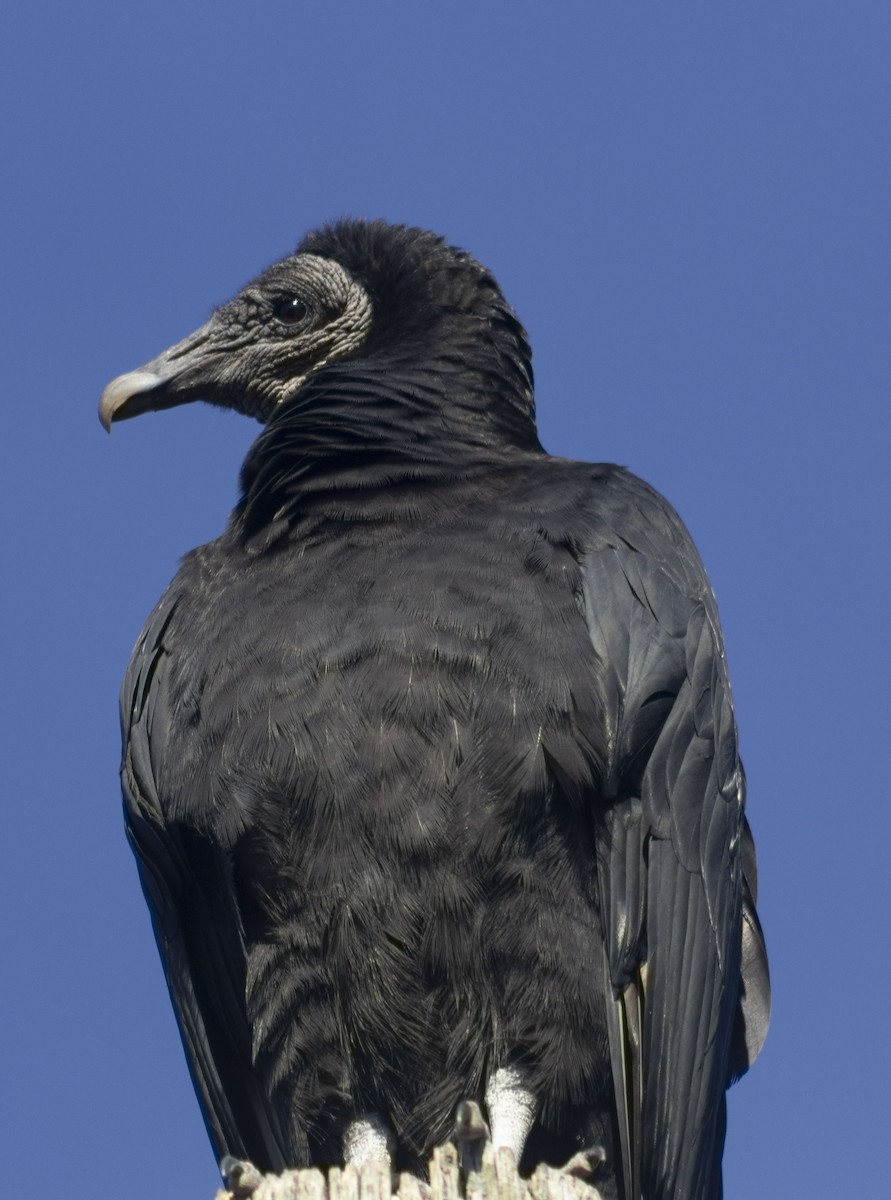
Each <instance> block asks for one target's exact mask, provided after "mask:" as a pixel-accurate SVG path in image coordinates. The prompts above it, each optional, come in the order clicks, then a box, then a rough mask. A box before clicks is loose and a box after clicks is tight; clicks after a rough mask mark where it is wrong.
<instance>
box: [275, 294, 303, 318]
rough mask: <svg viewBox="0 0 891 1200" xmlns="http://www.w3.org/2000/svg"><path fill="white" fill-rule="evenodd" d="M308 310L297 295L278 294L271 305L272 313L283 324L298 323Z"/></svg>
mask: <svg viewBox="0 0 891 1200" xmlns="http://www.w3.org/2000/svg"><path fill="white" fill-rule="evenodd" d="M308 312H309V308H308V307H307V305H306V303H305V302H304V301H303V300H301V299H300V297H299V296H280V297H279V299H278V300H276V302H275V304H273V306H272V315H273V316H274V317H275V319H276V320H277V321H281V323H282V324H283V325H299V324H300V322H301V321H302V320H303V318H304V317H305V316H306V314H307V313H308Z"/></svg>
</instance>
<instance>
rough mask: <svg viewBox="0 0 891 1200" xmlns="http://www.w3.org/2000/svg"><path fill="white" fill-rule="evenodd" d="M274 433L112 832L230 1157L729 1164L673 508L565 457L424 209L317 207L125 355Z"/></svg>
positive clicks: (161, 635) (731, 936) (740, 1038)
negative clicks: (499, 1148) (243, 274)
mask: <svg viewBox="0 0 891 1200" xmlns="http://www.w3.org/2000/svg"><path fill="white" fill-rule="evenodd" d="M198 399H201V400H205V401H209V402H210V403H212V404H216V405H221V406H224V407H227V408H232V409H236V410H238V411H239V412H242V413H245V414H246V415H248V416H251V417H255V418H257V419H258V420H259V421H261V422H262V423H263V425H264V428H263V430H262V432H261V433H260V435H259V437H258V438H257V440H256V442H255V443H254V445H253V447H252V448H251V450H250V452H249V454H248V456H247V459H246V461H245V463H244V466H243V468H242V472H241V490H240V498H239V500H238V503H237V506H236V508H235V509H234V511H233V513H232V515H231V517H230V519H229V523H228V525H227V527H226V529H225V532H223V533H222V535H221V536H220V537H219V538H217V539H216V540H215V541H213V542H211V543H210V544H209V545H206V546H202V547H200V548H198V549H197V550H194V551H192V552H191V553H190V554H188V555H187V556H186V557H185V559H184V560H183V564H182V567H181V569H180V570H179V572H178V574H177V575H176V577H175V579H174V580H173V582H172V584H171V585H170V587H169V588H168V589H167V591H166V592H165V594H164V596H163V597H162V599H161V601H160V603H159V604H158V606H157V608H156V609H155V611H154V613H153V614H152V615H151V617H150V618H149V620H148V623H147V625H146V627H145V629H144V630H143V633H142V635H141V637H140V639H139V642H138V644H137V646H136V649H135V651H134V653H133V657H132V660H131V662H130V665H129V668H128V670H127V674H126V678H125V680H124V685H123V693H122V722H123V739H124V754H123V766H122V778H123V792H124V805H125V813H126V823H127V832H128V835H129V838H130V841H131V843H132V846H133V849H134V851H135V854H136V858H137V861H138V865H139V871H140V876H141V880H142V885H143V888H144V890H145V894H146V897H147V899H148V903H149V906H150V909H151V913H152V919H153V923H154V929H155V934H156V937H157V941H158V945H159V947H160V951H161V956H162V959H163V962H164V968H165V971H166V977H167V981H168V984H169V988H170V993H171V996H172V999H173V1004H174V1007H175V1010H176V1015H177V1019H178V1022H179V1028H180V1031H181V1034H182V1038H183V1042H184V1044H185V1050H186V1054H187V1056H188V1060H189V1064H190V1068H191V1072H192V1076H193V1079H194V1083H195V1087H196V1089H197V1092H198V1096H199V1099H200V1102H201V1106H202V1109H203V1112H204V1116H205V1119H206V1122H207V1126H208V1130H209V1133H210V1137H211V1140H212V1142H213V1144H214V1146H215V1148H216V1152H217V1154H218V1156H220V1157H221V1158H222V1157H223V1156H232V1157H234V1158H236V1159H239V1160H250V1161H252V1162H254V1163H255V1164H257V1165H258V1166H259V1167H260V1168H262V1169H264V1170H270V1171H278V1170H281V1169H283V1168H285V1167H292V1166H298V1165H308V1164H324V1163H333V1162H337V1161H342V1160H343V1158H344V1157H346V1158H347V1159H349V1160H352V1161H361V1160H362V1159H363V1158H364V1157H367V1156H369V1155H377V1154H381V1155H389V1156H391V1161H392V1163H393V1165H394V1166H395V1167H400V1168H406V1169H410V1170H415V1171H420V1170H422V1164H423V1162H424V1160H425V1156H427V1154H428V1153H429V1151H430V1149H431V1147H432V1146H433V1145H435V1144H437V1143H438V1142H440V1141H441V1140H443V1139H445V1138H447V1137H448V1135H449V1133H450V1131H451V1129H452V1122H453V1120H454V1114H455V1112H456V1106H459V1105H460V1104H461V1102H464V1101H467V1102H478V1103H479V1104H480V1105H482V1106H483V1109H484V1110H485V1111H486V1112H487V1115H488V1118H489V1121H490V1123H491V1129H492V1138H493V1140H494V1141H495V1142H496V1144H499V1145H509V1146H511V1147H512V1148H513V1149H514V1151H515V1152H516V1154H517V1155H518V1158H520V1160H521V1164H522V1166H523V1167H524V1168H528V1167H530V1166H532V1165H533V1164H534V1163H536V1162H537V1161H548V1162H551V1163H560V1162H562V1161H565V1160H566V1159H568V1158H569V1157H571V1156H572V1155H573V1154H574V1153H576V1152H577V1151H578V1150H579V1149H581V1148H584V1147H588V1146H592V1145H598V1146H599V1147H601V1148H602V1151H603V1158H604V1162H603V1165H602V1166H601V1169H600V1171H599V1173H598V1175H597V1179H596V1182H597V1186H598V1188H599V1189H600V1191H601V1193H602V1195H603V1196H604V1197H620V1198H621V1200H637V1198H639V1197H645V1198H646V1200H666V1198H674V1200H705V1198H713V1197H717V1196H719V1195H720V1193H721V1157H722V1149H723V1141H724V1128H725V1090H726V1088H727V1086H728V1085H729V1083H731V1082H732V1081H733V1080H734V1079H735V1078H736V1077H737V1076H738V1075H740V1074H741V1073H742V1072H743V1071H745V1070H746V1068H747V1067H748V1066H749V1064H750V1063H751V1061H752V1060H753V1058H754V1056H755V1054H756V1053H757V1052H758V1050H759V1049H760V1047H761V1044H762V1042H763V1039H764V1036H765V1033H766V1027H767V1015H768V1008H769V984H768V978H767V962H766V954H765V950H764V943H763V939H762V936H761V932H760V928H759V924H758V919H757V916H756V912H755V889H756V881H755V854H754V846H753V843H752V839H751V835H750V833H749V828H748V824H747V822H746V818H745V813H744V805H745V801H744V788H745V784H744V776H743V771H742V766H741V764H740V760H739V756H738V751H737V731H736V724H735V720H734V714H733V706H732V701H731V695H730V686H729V683H728V677H727V668H726V664H725V658H724V648H723V644H722V636H721V631H720V626H719V622H718V613H717V610H716V606H715V599H714V596H713V594H712V590H711V588H710V586H709V583H708V580H707V578H706V575H705V572H704V569H703V567H702V565H701V563H700V559H699V556H698V554H697V552H696V550H695V548H694V546H693V543H692V541H691V539H690V536H689V534H688V533H687V531H686V529H685V528H684V526H683V525H682V524H681V521H680V520H679V518H678V517H677V515H676V514H675V512H674V511H673V510H672V508H671V507H670V506H669V504H668V503H667V502H666V501H665V500H664V499H663V498H662V497H661V496H660V495H659V494H658V493H657V492H655V491H654V490H653V489H652V488H651V487H649V486H648V485H647V484H645V483H643V482H641V480H639V479H637V478H636V477H635V476H633V475H632V474H630V473H629V472H628V471H626V470H625V469H623V468H621V467H617V466H613V465H609V464H600V465H591V464H588V463H581V462H573V461H569V460H566V459H561V458H555V457H551V456H550V455H548V454H547V453H545V451H544V450H543V449H542V447H541V445H540V443H539V440H538V436H537V432H536V426H535V416H534V402H533V377H532V367H531V353H530V348H529V343H528V341H527V337H526V333H525V331H524V329H523V327H522V326H521V324H520V322H519V321H518V319H517V317H516V316H515V315H514V313H513V311H512V309H511V308H510V307H509V306H508V304H507V302H506V301H505V299H504V297H503V295H502V293H501V291H500V289H499V287H498V285H497V283H496V282H495V279H494V278H493V276H492V275H491V273H490V272H489V271H487V270H486V269H485V268H484V267H483V266H481V265H480V264H479V263H478V262H476V261H475V260H474V259H473V258H472V257H471V256H470V255H468V254H467V253H465V252H463V251H461V250H457V249H455V248H453V247H451V246H449V245H448V244H446V242H444V241H443V240H442V239H441V238H440V237H438V236H436V235H434V234H431V233H427V232H424V231H422V230H418V229H413V228H407V227H403V226H393V225H388V224H386V223H384V222H380V221H376V222H366V221H353V220H346V221H341V222H338V223H335V224H331V225H328V226H326V227H324V228H322V229H320V230H317V231H316V232H314V233H311V234H309V235H308V236H307V237H306V238H305V239H304V240H303V242H302V243H301V244H300V246H299V247H298V249H297V251H296V253H294V254H292V255H290V256H289V257H287V258H285V259H283V260H282V261H281V262H279V263H277V264H275V265H274V266H272V267H270V268H269V269H268V270H267V271H265V272H264V273H263V274H261V275H260V276H259V277H258V278H257V279H256V280H254V281H253V282H252V283H250V284H248V286H247V287H245V288H244V289H243V290H242V291H241V292H239V293H238V295H237V296H236V297H235V298H234V299H233V300H231V301H230V302H229V303H227V304H224V305H223V306H222V307H221V308H219V309H218V310H217V311H216V312H215V313H214V314H213V315H212V317H211V318H210V320H209V321H208V322H207V324H206V325H204V326H202V328H200V329H199V330H198V331H197V332H196V333H194V334H193V335H192V336H191V337H188V338H186V339H185V341H182V342H180V343H179V344H178V345H176V346H174V347H173V348H172V349H170V350H167V351H165V352H164V353H163V354H161V355H160V356H159V357H158V358H155V359H153V360H152V361H151V362H149V363H147V364H146V365H145V366H143V367H141V368H140V369H139V370H137V371H134V372H131V373H129V374H127V375H123V376H120V377H119V378H117V379H115V380H114V381H113V382H112V383H111V384H109V386H108V387H107V388H106V390H105V392H104V393H103V396H102V400H101V404H100V415H101V418H102V421H103V423H104V424H105V425H106V427H110V425H111V422H112V421H119V420H121V419H123V418H125V417H132V416H135V415H137V414H139V413H143V412H146V411H148V410H152V409H162V408H169V407H172V406H173V405H178V404H183V403H186V402H188V401H192V400H198Z"/></svg>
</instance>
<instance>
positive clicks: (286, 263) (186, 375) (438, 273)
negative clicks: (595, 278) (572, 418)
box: [99, 220, 533, 430]
mask: <svg viewBox="0 0 891 1200" xmlns="http://www.w3.org/2000/svg"><path fill="white" fill-rule="evenodd" d="M530 360H531V354H530V350H529V345H528V342H527V339H526V335H525V332H524V330H523V328H522V326H521V325H520V323H519V321H518V320H517V319H516V317H515V316H514V314H513V312H512V310H511V309H510V307H509V305H508V304H507V302H506V301H505V300H504V297H503V296H502V294H501V291H500V289H499V287H498V285H497V283H496V282H495V280H494V279H493V277H492V276H491V274H490V273H489V272H488V271H487V270H486V269H485V268H484V267H482V266H481V265H480V264H479V263H478V262H477V261H476V260H475V259H473V258H472V257H471V256H470V255H469V254H466V253H464V252H463V251H461V250H457V249H455V248H454V247H451V246H449V245H447V244H446V243H445V242H444V241H443V239H442V238H440V237H438V236H437V235H435V234H432V233H427V232H425V231H423V230H420V229H413V228H409V227H406V226H399V225H388V224H386V223H385V222H383V221H372V222H369V221H352V220H349V221H340V222H337V223H335V224H332V225H327V226H325V227H323V228H322V229H319V230H317V231H315V232H314V233H311V234H309V235H307V237H305V238H304V239H303V241H302V242H301V244H300V246H299V247H298V248H297V251H296V253H294V254H292V255H290V256H288V257H287V258H284V259H282V261H281V262H278V263H276V264H275V265H274V266H272V267H270V268H268V270H266V271H264V272H263V274H261V275H259V276H258V277H257V278H256V279H255V280H254V281H253V282H252V283H249V284H248V285H247V286H246V287H245V288H243V289H242V290H241V291H240V292H239V293H238V295H237V296H235V297H234V298H233V299H232V300H230V301H229V302H228V303H227V304H223V305H222V306H221V307H220V308H218V309H217V310H216V312H214V314H213V315H212V316H211V318H210V320H209V321H208V322H207V324H205V325H203V326H202V327H201V328H200V329H198V330H197V331H196V332H195V333H193V334H191V335H190V336H189V337H187V338H185V339H184V340H183V341H181V342H178V343H177V344H176V345H175V346H172V347H171V348H170V349H168V350H165V351H164V352H163V353H162V354H160V355H158V357H157V358H154V359H152V360H151V362H148V363H146V364H145V365H144V366H142V367H139V368H138V369H137V370H135V371H130V372H128V373H127V374H125V375H120V376H118V378H117V379H114V380H112V382H111V383H110V384H109V385H108V387H107V388H106V389H105V391H104V392H103V394H102V398H101V400H100V404H99V417H100V420H101V421H102V424H103V425H104V426H105V428H106V429H109V430H110V429H111V425H112V422H115V421H121V420H124V419H126V418H128V417H135V416H138V415H139V414H140V413H144V412H149V411H152V410H157V409H164V408H172V407H174V406H176V405H180V404H186V403H188V402H190V401H192V400H205V401H208V402H210V403H211V404H217V405H220V406H223V407H226V408H233V409H235V410H237V411H239V412H242V413H244V414H245V415H247V416H250V417H255V418H256V419H257V420H259V421H261V422H263V423H267V422H268V421H269V420H270V419H271V418H272V417H273V416H274V415H275V414H277V413H278V412H280V411H282V410H283V409H285V408H287V407H288V406H290V405H291V404H292V402H293V401H294V400H295V398H296V397H298V396H300V395H302V394H303V392H304V389H305V385H306V383H307V381H308V380H311V379H314V378H315V377H317V376H318V375H319V373H320V372H322V371H323V370H324V369H325V368H327V367H330V366H331V365H332V364H335V363H341V364H342V363H344V362H349V363H354V362H359V361H361V362H364V363H365V364H366V366H367V367H368V368H369V369H371V370H373V369H374V368H375V367H376V368H382V369H383V370H384V371H386V372H389V373H390V374H391V375H392V376H393V377H398V376H399V375H400V372H402V373H404V371H405V368H406V367H407V366H410V365H412V364H413V365H414V366H415V367H417V366H418V365H419V364H426V365H427V366H428V367H432V368H434V369H435V372H436V373H437V374H438V375H439V376H442V375H443V372H444V374H445V377H446V378H451V379H452V381H453V382H454V383H456V387H454V388H452V389H451V390H452V392H454V393H455V394H456V395H458V396H460V395H462V394H464V395H466V394H468V393H469V392H472V391H474V390H479V391H481V392H482V390H483V389H485V390H487V392H488V394H490V395H491V393H492V380H493V379H497V380H505V381H506V382H507V388H506V390H507V391H508V392H509V393H510V395H508V396H507V399H508V401H509V404H510V407H511V408H512V409H513V420H514V421H516V420H517V419H518V418H519V419H520V420H522V421H523V422H524V423H525V424H526V425H527V426H529V425H532V415H533V400H532V369H531V361H530ZM428 374H429V375H432V374H433V371H429V372H428ZM474 379H475V380H476V382H477V385H483V389H481V388H479V387H477V388H476V389H475V388H474V386H473V380H474ZM415 391H416V392H422V391H423V386H421V385H420V383H418V386H416V387H415Z"/></svg>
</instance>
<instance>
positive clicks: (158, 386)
mask: <svg viewBox="0 0 891 1200" xmlns="http://www.w3.org/2000/svg"><path fill="white" fill-rule="evenodd" d="M209 333H210V327H209V325H203V326H202V327H201V329H198V330H196V332H195V333H193V334H190V336H189V337H187V338H185V339H184V340H183V341H181V342H177V344H176V345H175V346H171V347H170V349H169V350H165V351H164V353H163V354H159V355H158V357H157V358H153V359H152V361H151V362H148V363H146V364H145V366H142V367H139V368H138V369H137V370H136V371H128V372H127V374H126V375H118V377H117V378H116V379H113V380H112V381H111V383H110V384H109V385H108V386H107V387H106V389H105V391H104V392H103V393H102V395H101V396H100V398H99V420H100V421H101V423H102V425H103V427H104V428H105V429H106V431H107V432H109V433H110V432H111V423H112V421H125V420H128V419H129V418H130V417H138V416H140V414H142V413H145V412H157V411H158V410H160V409H164V408H175V407H176V406H177V405H179V404H188V403H189V402H190V401H192V400H197V399H198V398H199V396H200V394H201V383H202V376H204V375H205V373H206V367H207V363H208V360H209V359H210V358H211V357H212V355H211V352H209V350H208V347H207V342H208V339H209Z"/></svg>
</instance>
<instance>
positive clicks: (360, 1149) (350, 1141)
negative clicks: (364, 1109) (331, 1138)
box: [343, 1113, 393, 1167]
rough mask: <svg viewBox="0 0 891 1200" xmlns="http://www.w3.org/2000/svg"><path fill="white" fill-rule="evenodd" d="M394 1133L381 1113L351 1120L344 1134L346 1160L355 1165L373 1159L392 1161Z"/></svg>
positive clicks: (368, 1114) (344, 1155)
mask: <svg viewBox="0 0 891 1200" xmlns="http://www.w3.org/2000/svg"><path fill="white" fill-rule="evenodd" d="M392 1149H393V1133H392V1131H391V1129H390V1127H389V1126H388V1125H387V1123H386V1121H385V1120H384V1119H383V1117H382V1116H381V1115H380V1113H366V1115H365V1116H364V1117H356V1119H355V1120H354V1121H350V1123H349V1125H348V1126H347V1127H346V1132H345V1133H344V1135H343V1157H344V1162H348V1163H350V1164H352V1166H354V1167H358V1166H361V1164H362V1163H364V1162H370V1161H372V1160H383V1161H385V1162H388V1163H389V1162H390V1161H391V1154H392Z"/></svg>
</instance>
